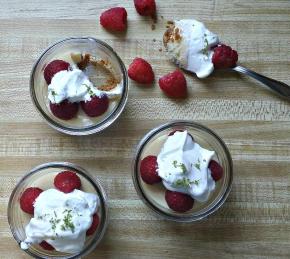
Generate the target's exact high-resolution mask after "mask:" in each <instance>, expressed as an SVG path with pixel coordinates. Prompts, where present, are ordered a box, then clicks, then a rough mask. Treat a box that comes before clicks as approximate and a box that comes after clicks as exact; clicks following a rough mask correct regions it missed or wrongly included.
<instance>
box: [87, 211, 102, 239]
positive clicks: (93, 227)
mask: <svg viewBox="0 0 290 259" xmlns="http://www.w3.org/2000/svg"><path fill="white" fill-rule="evenodd" d="M99 223H100V218H99V215H98V214H97V213H96V214H94V215H93V222H92V225H91V226H90V228H89V229H88V230H87V236H90V235H92V234H94V232H95V231H96V229H97V228H98V226H99Z"/></svg>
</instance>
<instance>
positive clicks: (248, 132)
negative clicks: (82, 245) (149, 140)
mask: <svg viewBox="0 0 290 259" xmlns="http://www.w3.org/2000/svg"><path fill="white" fill-rule="evenodd" d="M119 2H120V3H122V4H123V6H124V7H125V8H126V9H127V11H128V18H129V27H128V31H127V33H126V35H117V36H116V35H114V34H111V33H108V32H106V31H104V30H103V29H102V28H101V27H100V26H99V24H98V17H99V15H100V13H101V12H102V11H103V10H105V9H107V8H109V7H113V6H117V5H118V4H119ZM0 6H1V8H0V68H1V69H0V78H1V80H0V182H1V185H0V212H1V213H0V238H1V242H0V258H5V259H7V258H28V256H27V255H26V254H25V253H24V252H23V251H21V250H20V249H19V248H18V247H17V244H16V242H15V241H14V240H13V238H12V235H11V233H10V230H9V226H8V223H7V217H6V210H7V202H8V198H9V195H10V193H11V191H12V189H13V187H14V185H15V184H16V182H17V181H18V180H19V178H20V177H21V176H22V175H23V174H24V173H26V172H27V171H28V170H30V169H31V168H32V167H34V166H36V165H38V164H41V163H44V162H48V161H55V160H62V161H69V162H73V163H77V164H79V165H81V166H83V167H85V168H86V169H88V170H89V171H90V172H92V173H93V174H95V175H96V176H98V177H99V178H100V179H101V181H102V182H103V183H104V187H105V189H106V191H107V193H108V196H109V199H110V202H109V207H110V218H111V221H110V225H109V228H108V231H107V233H106V235H105V238H104V240H103V241H102V243H101V244H100V245H99V246H98V247H97V249H96V250H95V251H94V252H93V253H92V254H91V255H89V256H88V257H86V258H91V259H92V258H289V257H290V205H289V204H290V103H289V102H287V101H285V100H282V99H280V98H279V97H277V96H276V95H274V94H273V93H272V92H270V91H269V90H268V89H266V88H264V87H261V85H259V84H258V83H256V82H254V81H253V80H250V79H249V78H245V77H242V76H240V75H237V74H234V73H214V74H213V75H212V76H211V77H209V78H208V79H205V80H202V81H201V80H198V79H197V78H195V77H192V76H189V75H186V77H187V82H188V86H189V98H188V99H187V100H185V101H184V102H174V101H172V100H170V99H168V98H166V97H164V96H163V95H162V93H161V91H160V89H159V87H158V84H157V83H155V84H154V86H153V87H152V88H142V87H138V86H136V85H135V84H134V83H133V82H130V84H131V85H130V93H129V101H128V103H127V106H126V109H125V111H124V113H123V114H122V115H121V117H120V119H119V120H118V121H117V122H116V123H115V124H114V125H113V126H112V127H111V128H109V129H108V130H106V131H105V132H103V133H101V134H99V135H93V136H87V137H72V136H66V135H63V134H60V133H58V132H56V131H55V130H53V129H51V128H50V127H49V126H48V125H47V124H46V123H45V121H44V120H43V119H42V118H41V117H40V115H39V114H38V113H37V111H36V110H35V109H34V106H33V105H32V102H31V99H30V96H29V75H30V70H31V68H32V64H33V62H34V61H35V60H36V58H37V57H38V56H39V54H40V53H41V52H42V51H43V49H45V48H46V47H47V46H48V45H50V44H52V43H53V42H55V41H57V40H60V39H63V38H66V37H70V36H92V37H97V38H100V39H102V40H105V41H106V42H107V43H109V44H110V45H112V47H113V48H114V49H115V50H116V51H117V52H118V53H119V55H120V56H121V57H122V59H123V61H124V62H125V64H126V65H127V66H128V65H129V64H130V62H131V61H132V59H133V58H134V57H136V56H140V57H143V58H145V59H147V60H148V61H150V63H151V64H152V65H153V68H154V71H155V74H156V82H157V80H158V78H159V77H160V76H162V75H164V74H165V73H167V72H170V71H172V70H173V69H174V66H173V65H172V64H170V63H169V62H168V60H167V58H166V57H165V55H164V51H161V52H160V51H159V49H160V48H161V47H162V41H161V39H162V33H163V31H164V29H165V22H166V21H167V20H168V19H182V18H192V17H194V18H196V19H198V20H201V21H203V22H205V23H206V24H207V26H208V27H209V29H211V30H212V31H214V32H216V33H217V34H219V35H220V37H221V38H222V39H223V41H224V42H225V43H228V44H230V45H232V46H233V47H234V48H236V49H237V50H238V52H239V54H240V62H241V63H242V64H243V65H245V66H248V67H250V68H252V69H254V70H256V71H257V72H260V73H264V74H266V75H268V76H270V77H274V78H276V79H278V80H282V81H285V82H286V83H288V84H290V74H289V71H290V2H289V1H288V0H275V1H269V0H259V1H251V0H234V1H231V0H196V1H189V0H188V1H185V0H184V1H175V0H167V1H157V6H158V23H157V24H156V29H155V30H152V29H151V24H152V22H151V21H150V19H146V18H143V17H140V16H139V15H138V14H137V13H136V11H135V8H134V5H133V1H115V0H111V1H105V0H103V1H102V0H100V1H95V0H84V1H77V0H51V1H44V0H40V1H39V0H38V1H36V0H27V1H21V0H10V1H7V0H0ZM161 16H163V19H162V18H161ZM173 119H188V120H195V121H198V122H201V123H203V124H205V125H206V126H209V127H210V128H212V129H213V130H215V131H216V132H217V133H218V134H219V135H220V136H221V137H222V138H223V139H224V141H225V142H226V144H227V145H228V147H229V149H230V151H231V153H232V157H233V161H234V183H233V188H232V192H231V194H230V196H229V198H228V200H227V202H226V203H225V205H224V206H223V207H222V208H221V209H220V210H219V211H218V212H217V213H215V214H214V215H212V216H211V217H209V218H208V219H207V220H204V221H202V222H199V223H195V224H179V223H173V222H167V221H164V220H161V219H159V218H158V217H156V216H155V215H154V214H153V213H152V212H151V211H150V210H149V209H148V208H147V207H145V205H144V204H143V203H142V202H141V201H140V199H139V198H138V196H137V194H136V192H135V189H134V187H133V183H132V180H131V167H130V165H131V159H132V156H133V153H134V151H135V147H136V145H137V143H138V141H139V140H140V139H141V137H142V136H143V135H144V134H145V133H146V132H147V131H149V130H150V129H151V128H153V127H155V126H157V125H160V124H161V123H164V122H168V121H170V120H173Z"/></svg>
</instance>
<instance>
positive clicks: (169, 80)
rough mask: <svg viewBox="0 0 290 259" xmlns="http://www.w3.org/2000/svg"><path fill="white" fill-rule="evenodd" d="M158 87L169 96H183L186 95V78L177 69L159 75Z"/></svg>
mask: <svg viewBox="0 0 290 259" xmlns="http://www.w3.org/2000/svg"><path fill="white" fill-rule="evenodd" d="M159 87H160V88H161V90H162V91H163V92H164V93H165V94H166V95H167V96H169V97H173V98H185V97H186V96H187V85H186V79H185V77H184V75H183V73H182V72H181V71H180V70H178V69H177V70H175V71H174V72H172V73H169V74H167V75H165V76H163V77H161V78H160V79H159Z"/></svg>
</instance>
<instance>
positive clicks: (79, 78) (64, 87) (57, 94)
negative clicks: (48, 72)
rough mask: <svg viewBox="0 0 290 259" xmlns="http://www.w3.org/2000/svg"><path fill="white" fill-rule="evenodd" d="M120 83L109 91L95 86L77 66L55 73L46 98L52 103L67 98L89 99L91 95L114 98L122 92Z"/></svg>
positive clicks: (71, 100) (72, 100)
mask: <svg viewBox="0 0 290 259" xmlns="http://www.w3.org/2000/svg"><path fill="white" fill-rule="evenodd" d="M122 91H123V87H122V83H119V84H117V86H116V87H115V88H113V89H112V90H110V91H103V90H99V89H98V88H96V87H95V86H94V85H93V83H92V82H91V81H90V80H89V78H88V76H87V75H86V74H85V73H84V72H83V71H82V70H80V69H78V68H77V67H71V70H62V71H59V72H58V73H56V74H55V75H54V76H53V78H52V80H51V83H50V84H49V85H48V99H49V100H50V102H52V103H60V102H62V101H64V100H65V99H67V100H68V101H69V102H72V103H73V102H81V101H90V100H91V96H92V95H96V96H98V97H101V96H103V95H107V96H108V98H116V97H118V96H120V95H121V94H122Z"/></svg>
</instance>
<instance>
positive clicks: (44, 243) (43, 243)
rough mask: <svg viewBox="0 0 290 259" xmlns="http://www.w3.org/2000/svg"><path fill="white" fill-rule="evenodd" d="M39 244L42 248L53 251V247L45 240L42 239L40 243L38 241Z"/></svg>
mask: <svg viewBox="0 0 290 259" xmlns="http://www.w3.org/2000/svg"><path fill="white" fill-rule="evenodd" d="M39 245H40V246H41V247H42V248H43V249H44V250H49V251H53V250H54V247H53V246H52V245H51V244H49V243H47V242H46V241H42V242H41V243H39Z"/></svg>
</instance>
